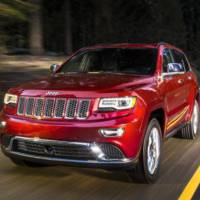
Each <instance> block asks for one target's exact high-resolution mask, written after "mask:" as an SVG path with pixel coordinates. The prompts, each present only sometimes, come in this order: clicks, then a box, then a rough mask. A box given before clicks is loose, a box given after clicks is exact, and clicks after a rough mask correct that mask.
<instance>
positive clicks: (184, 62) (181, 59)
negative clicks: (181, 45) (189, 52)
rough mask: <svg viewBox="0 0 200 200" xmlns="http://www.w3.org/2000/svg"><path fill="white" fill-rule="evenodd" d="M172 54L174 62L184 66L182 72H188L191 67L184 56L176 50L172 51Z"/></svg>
mask: <svg viewBox="0 0 200 200" xmlns="http://www.w3.org/2000/svg"><path fill="white" fill-rule="evenodd" d="M171 52H172V55H173V58H174V62H175V63H179V64H181V65H182V68H181V71H188V70H189V65H188V62H187V60H186V58H185V56H184V54H183V53H181V52H179V51H176V50H174V49H172V50H171Z"/></svg>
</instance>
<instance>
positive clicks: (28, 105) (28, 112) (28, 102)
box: [25, 97, 35, 116]
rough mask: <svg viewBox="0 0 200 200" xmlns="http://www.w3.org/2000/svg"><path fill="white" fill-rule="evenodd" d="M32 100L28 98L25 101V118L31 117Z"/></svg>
mask: <svg viewBox="0 0 200 200" xmlns="http://www.w3.org/2000/svg"><path fill="white" fill-rule="evenodd" d="M34 103H35V101H34V98H32V97H29V98H27V99H26V103H25V104H26V109H25V115H26V116H32V115H33V108H34Z"/></svg>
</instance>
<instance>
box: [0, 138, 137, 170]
mask: <svg viewBox="0 0 200 200" xmlns="http://www.w3.org/2000/svg"><path fill="white" fill-rule="evenodd" d="M3 137H4V136H3ZM6 137H7V139H5V138H4V139H2V146H1V147H2V151H3V153H4V154H5V155H6V156H8V157H10V158H19V159H22V160H28V161H33V162H39V163H44V164H67V165H72V166H82V167H96V168H132V167H134V166H135V164H136V163H137V161H138V160H137V158H134V159H130V158H126V157H125V156H124V154H123V153H122V152H121V151H120V149H118V148H117V147H115V146H113V145H111V144H106V145H107V147H109V149H108V148H107V147H106V148H107V149H105V144H104V143H103V144H98V146H99V147H100V148H101V149H102V152H103V153H104V154H105V155H104V156H103V157H99V156H98V152H96V153H95V152H92V150H91V146H92V145H94V144H93V143H84V142H68V141H58V140H47V139H39V138H26V137H19V136H11V135H10V136H8V135H6ZM95 145H97V144H95ZM111 147H112V148H111ZM73 152H74V153H73Z"/></svg>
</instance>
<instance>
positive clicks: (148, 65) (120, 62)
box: [59, 48, 157, 75]
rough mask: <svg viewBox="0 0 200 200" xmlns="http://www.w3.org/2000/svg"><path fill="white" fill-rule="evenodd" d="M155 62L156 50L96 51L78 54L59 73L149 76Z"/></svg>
mask: <svg viewBox="0 0 200 200" xmlns="http://www.w3.org/2000/svg"><path fill="white" fill-rule="evenodd" d="M156 62H157V49H150V48H148V49H140V48H135V49H122V48H108V49H97V50H88V51H85V52H81V53H78V54H77V55H75V56H74V57H72V58H71V59H70V60H69V61H68V62H67V63H65V64H64V65H63V66H62V67H61V69H60V70H59V72H60V73H67V72H98V73H104V72H120V73H131V74H138V75H150V74H153V73H154V72H155V69H156Z"/></svg>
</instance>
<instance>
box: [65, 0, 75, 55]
mask: <svg viewBox="0 0 200 200" xmlns="http://www.w3.org/2000/svg"><path fill="white" fill-rule="evenodd" d="M64 10H65V13H64V16H65V38H64V40H65V41H64V43H65V53H67V54H70V53H72V51H73V46H72V42H73V38H72V19H71V0H65V2H64Z"/></svg>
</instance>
